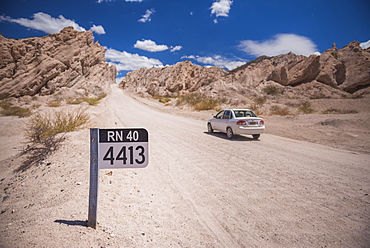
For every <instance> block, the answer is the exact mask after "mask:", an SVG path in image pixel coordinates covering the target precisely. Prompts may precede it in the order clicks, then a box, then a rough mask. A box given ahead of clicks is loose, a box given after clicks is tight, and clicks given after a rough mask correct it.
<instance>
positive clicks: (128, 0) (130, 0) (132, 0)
mask: <svg viewBox="0 0 370 248" xmlns="http://www.w3.org/2000/svg"><path fill="white" fill-rule="evenodd" d="M125 1H126V2H138V3H141V2H142V1H143V0H125Z"/></svg>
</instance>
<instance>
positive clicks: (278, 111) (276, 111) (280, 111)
mask: <svg viewBox="0 0 370 248" xmlns="http://www.w3.org/2000/svg"><path fill="white" fill-rule="evenodd" d="M270 113H271V114H272V115H290V114H291V113H290V111H289V108H288V107H284V108H282V107H280V106H278V105H274V106H272V107H271V108H270Z"/></svg>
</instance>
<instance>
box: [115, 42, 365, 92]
mask: <svg viewBox="0 0 370 248" xmlns="http://www.w3.org/2000/svg"><path fill="white" fill-rule="evenodd" d="M120 86H121V87H123V88H125V89H128V90H131V91H133V92H135V93H141V94H150V95H152V96H155V95H161V96H171V95H176V94H184V93H189V92H198V93H201V94H204V95H209V96H220V95H227V96H229V97H230V96H232V97H233V96H237V95H241V96H242V95H244V96H247V97H254V98H255V97H260V96H263V95H266V92H264V88H266V87H267V86H273V87H276V88H278V89H279V90H280V91H281V92H282V93H285V94H286V95H287V96H288V97H301V96H302V97H312V96H327V97H333V96H338V97H341V96H349V95H350V94H353V93H356V94H360V93H361V92H365V93H366V92H367V93H368V92H369V88H370V87H369V86H370V49H366V50H363V49H362V48H361V47H360V45H359V42H357V41H355V42H352V43H350V44H348V45H347V46H345V47H343V48H342V49H337V48H336V47H335V46H333V48H331V49H328V50H327V51H325V52H324V53H323V54H321V55H311V56H309V57H306V56H302V55H296V54H293V53H288V54H282V55H278V56H274V57H267V56H261V57H259V58H257V59H256V60H254V61H251V62H248V63H247V64H245V65H242V66H240V67H238V68H236V69H234V70H231V71H226V70H223V69H221V68H218V67H210V68H206V67H201V66H198V65H192V64H191V62H190V61H184V62H180V63H177V64H176V65H174V66H169V67H165V68H151V69H140V70H137V71H133V72H130V73H128V74H127V75H126V76H125V77H124V78H123V80H122V81H121V83H120ZM364 88H366V89H365V91H364V90H362V89H364Z"/></svg>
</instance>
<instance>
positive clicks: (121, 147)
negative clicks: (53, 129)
mask: <svg viewBox="0 0 370 248" xmlns="http://www.w3.org/2000/svg"><path fill="white" fill-rule="evenodd" d="M148 136H149V135H148V131H147V130H146V129H144V128H134V129H99V128H91V129H90V190H89V213H88V220H87V226H88V227H92V228H96V220H97V206H98V182H99V169H118V168H144V167H146V166H147V165H148V163H149V156H148V155H149V152H148Z"/></svg>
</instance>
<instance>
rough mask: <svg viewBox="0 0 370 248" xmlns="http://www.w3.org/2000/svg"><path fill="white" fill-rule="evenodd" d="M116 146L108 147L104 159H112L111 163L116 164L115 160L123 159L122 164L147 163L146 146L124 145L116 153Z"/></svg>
mask: <svg viewBox="0 0 370 248" xmlns="http://www.w3.org/2000/svg"><path fill="white" fill-rule="evenodd" d="M114 154H115V152H114V147H113V146H111V147H109V148H108V150H107V152H106V153H105V155H104V157H103V160H104V161H110V164H111V165H113V164H114V160H118V161H119V160H121V161H122V164H127V163H128V164H130V165H132V164H134V163H135V164H139V165H140V164H143V163H145V159H146V158H145V148H144V147H143V146H136V147H134V146H122V148H121V150H120V151H119V152H118V153H117V155H116V156H115V155H114Z"/></svg>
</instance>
